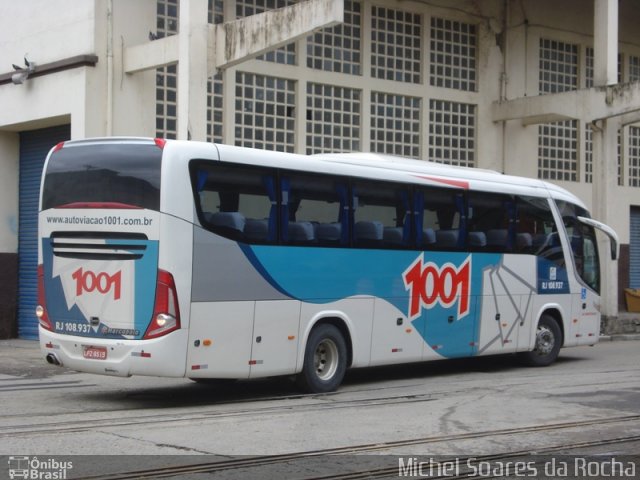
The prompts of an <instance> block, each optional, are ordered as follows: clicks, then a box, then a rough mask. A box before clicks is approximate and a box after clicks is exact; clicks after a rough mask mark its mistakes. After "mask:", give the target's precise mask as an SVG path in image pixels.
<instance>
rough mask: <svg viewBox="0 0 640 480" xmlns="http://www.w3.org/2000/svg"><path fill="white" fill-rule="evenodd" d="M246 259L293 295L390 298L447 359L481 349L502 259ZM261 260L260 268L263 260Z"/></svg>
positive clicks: (266, 254)
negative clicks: (492, 280)
mask: <svg viewBox="0 0 640 480" xmlns="http://www.w3.org/2000/svg"><path fill="white" fill-rule="evenodd" d="M243 251H244V252H245V254H247V258H248V259H249V260H250V261H251V262H252V263H253V265H254V267H255V268H256V270H258V271H260V272H261V273H262V275H263V277H264V278H265V280H267V281H269V282H270V283H271V284H272V286H273V287H274V288H276V289H277V290H279V291H281V292H285V293H286V294H287V295H288V296H289V297H291V298H294V299H297V300H301V301H305V302H310V303H317V304H322V303H330V302H334V301H338V300H342V299H346V298H350V297H354V296H359V295H365V296H373V297H376V298H380V299H383V300H386V301H388V302H389V303H390V304H392V305H393V306H394V307H396V308H397V309H398V310H399V312H401V314H402V315H406V316H407V317H408V318H409V319H410V320H411V321H412V324H413V326H414V328H415V329H416V330H417V331H418V332H419V333H420V335H421V336H422V338H423V339H424V340H425V342H427V344H429V345H430V346H431V347H432V348H434V350H437V352H438V353H439V354H441V355H443V356H445V357H457V356H463V355H465V356H466V355H471V354H474V353H476V352H477V340H478V335H479V327H480V325H479V321H478V318H477V317H478V312H479V311H480V302H481V301H482V295H483V284H482V278H483V272H484V271H485V269H487V268H495V267H496V266H497V265H498V264H499V263H500V262H501V259H502V255H500V254H469V253H440V252H433V253H432V252H428V253H427V252H425V253H421V252H415V251H400V250H399V251H385V252H383V253H381V252H379V251H375V250H365V249H363V250H355V249H340V248H317V249H314V251H313V254H312V255H309V251H308V249H305V248H296V247H291V248H282V247H279V248H278V247H270V246H251V247H248V246H245V247H244V248H243ZM256 262H257V263H256Z"/></svg>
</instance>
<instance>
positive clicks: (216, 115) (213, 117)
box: [207, 73, 223, 143]
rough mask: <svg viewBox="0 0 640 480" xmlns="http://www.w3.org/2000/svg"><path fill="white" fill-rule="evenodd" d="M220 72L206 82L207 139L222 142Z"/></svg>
mask: <svg viewBox="0 0 640 480" xmlns="http://www.w3.org/2000/svg"><path fill="white" fill-rule="evenodd" d="M222 94H223V88H222V74H221V73H216V74H215V75H214V76H213V77H212V78H210V79H209V81H208V82H207V141H208V142H216V143H222V134H223V132H222V122H223V116H222V112H223V110H222V104H223V96H222Z"/></svg>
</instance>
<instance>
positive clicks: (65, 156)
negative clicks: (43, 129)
mask: <svg viewBox="0 0 640 480" xmlns="http://www.w3.org/2000/svg"><path fill="white" fill-rule="evenodd" d="M161 159H162V150H160V149H159V148H158V147H156V146H155V145H141V144H123V143H117V144H102V145H100V144H94V145H78V146H68V147H65V148H62V149H61V150H58V151H57V152H55V153H54V154H53V155H52V156H51V158H50V160H49V163H48V166H47V171H46V174H45V180H44V187H43V192H42V209H43V210H47V209H49V208H56V207H62V206H65V205H70V204H74V203H114V204H125V205H129V206H134V207H139V208H146V209H150V210H159V209H160V165H161Z"/></svg>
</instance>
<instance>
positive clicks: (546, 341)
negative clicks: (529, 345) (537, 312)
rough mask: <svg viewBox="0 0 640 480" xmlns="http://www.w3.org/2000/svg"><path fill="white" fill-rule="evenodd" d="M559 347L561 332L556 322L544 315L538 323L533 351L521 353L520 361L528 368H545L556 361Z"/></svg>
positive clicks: (549, 316)
mask: <svg viewBox="0 0 640 480" xmlns="http://www.w3.org/2000/svg"><path fill="white" fill-rule="evenodd" d="M561 346H562V332H561V331H560V327H559V326H558V322H557V321H556V319H555V318H553V317H552V316H551V315H547V314H544V315H542V317H540V321H539V322H538V328H537V329H536V341H535V345H534V347H533V350H532V351H530V352H524V353H522V359H523V361H524V363H525V364H527V365H529V366H532V367H546V366H547V365H551V364H552V363H553V362H555V361H556V359H557V358H558V354H559V353H560V347H561Z"/></svg>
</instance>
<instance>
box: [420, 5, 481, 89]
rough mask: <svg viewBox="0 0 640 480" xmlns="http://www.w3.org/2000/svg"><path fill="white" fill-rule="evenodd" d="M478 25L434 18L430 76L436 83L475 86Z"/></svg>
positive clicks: (470, 87) (445, 85)
mask: <svg viewBox="0 0 640 480" xmlns="http://www.w3.org/2000/svg"><path fill="white" fill-rule="evenodd" d="M477 44H478V38H477V34H476V26H475V25H473V24H469V23H463V22H456V21H452V20H445V19H442V18H435V17H432V18H431V43H430V46H431V47H430V48H431V54H430V65H429V79H430V83H431V85H432V86H434V87H444V88H453V89H456V90H464V91H470V92H472V91H475V90H476V78H477V72H476V52H477V50H476V46H477Z"/></svg>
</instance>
